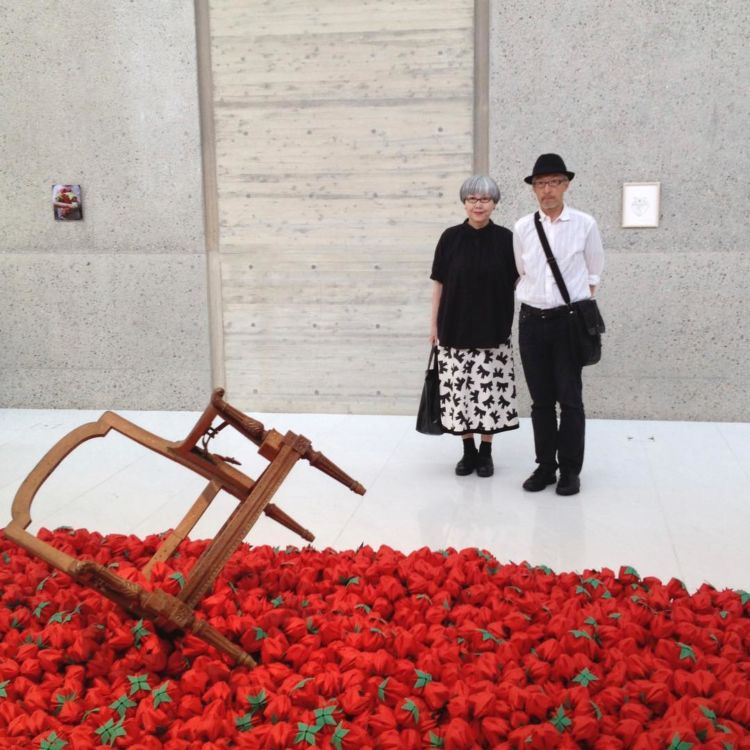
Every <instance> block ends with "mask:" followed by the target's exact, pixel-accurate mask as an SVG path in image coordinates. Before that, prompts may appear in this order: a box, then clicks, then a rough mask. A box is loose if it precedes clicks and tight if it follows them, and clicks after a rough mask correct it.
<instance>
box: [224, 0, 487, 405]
mask: <svg viewBox="0 0 750 750" xmlns="http://www.w3.org/2000/svg"><path fill="white" fill-rule="evenodd" d="M473 5H474V4H473V2H467V1H466V0H461V1H459V2H456V0H452V1H451V2H447V1H446V0H429V1H427V0H418V1H417V2H411V3H401V2H391V1H390V0H366V1H364V2H346V1H345V0H327V1H326V0H312V1H311V2H282V1H281V0H265V1H261V0H211V4H210V9H211V39H212V45H211V46H212V72H213V80H214V110H215V125H216V153H217V171H218V189H219V217H220V257H221V274H222V305H223V319H224V350H225V357H226V359H225V365H226V379H227V389H228V393H229V397H230V398H231V400H232V401H233V402H235V403H237V404H238V405H240V406H241V407H243V408H246V409H249V410H253V411H277V410H286V411H317V412H351V413H382V414H388V413H414V412H415V410H416V400H417V399H418V397H419V391H420V388H421V380H422V378H423V371H424V366H425V360H426V356H427V353H428V349H427V343H426V339H427V333H428V322H429V300H430V291H431V290H430V282H429V279H428V276H429V269H430V264H431V260H432V253H433V250H434V247H435V242H436V241H437V238H438V236H439V234H440V232H441V231H442V230H443V229H444V228H445V227H446V226H448V225H450V224H453V223H457V222H458V221H460V220H461V219H462V209H461V206H460V204H459V203H458V197H457V193H458V187H459V186H460V183H461V181H462V180H463V179H464V178H465V177H466V176H467V175H468V174H469V173H470V171H471V164H472V103H473V65H474V58H473Z"/></svg>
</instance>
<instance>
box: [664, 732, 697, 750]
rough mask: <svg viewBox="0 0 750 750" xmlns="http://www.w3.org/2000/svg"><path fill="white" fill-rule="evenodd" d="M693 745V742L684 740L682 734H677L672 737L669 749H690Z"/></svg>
mask: <svg viewBox="0 0 750 750" xmlns="http://www.w3.org/2000/svg"><path fill="white" fill-rule="evenodd" d="M692 746H693V743H692V742H683V741H682V739H681V737H680V735H679V734H676V735H675V736H674V737H672V742H671V743H670V744H669V747H668V748H667V750H690V748H691V747H692Z"/></svg>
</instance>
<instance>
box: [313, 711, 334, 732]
mask: <svg viewBox="0 0 750 750" xmlns="http://www.w3.org/2000/svg"><path fill="white" fill-rule="evenodd" d="M335 710H336V706H335V705H334V706H325V707H324V708H316V709H315V710H314V711H313V714H314V715H315V726H316V727H318V729H320V728H321V727H324V726H326V725H328V726H332V727H335V726H336V724H337V722H336V719H334V718H333V713H334V711H335Z"/></svg>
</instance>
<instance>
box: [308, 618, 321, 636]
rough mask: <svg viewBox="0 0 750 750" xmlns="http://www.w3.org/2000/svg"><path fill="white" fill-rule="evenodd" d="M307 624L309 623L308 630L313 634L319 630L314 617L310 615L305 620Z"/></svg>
mask: <svg viewBox="0 0 750 750" xmlns="http://www.w3.org/2000/svg"><path fill="white" fill-rule="evenodd" d="M305 624H306V625H307V632H308V633H310V634H311V635H316V634H317V633H318V632H319V631H318V628H316V627H315V625H314V624H313V619H312V617H308V618H307V620H305Z"/></svg>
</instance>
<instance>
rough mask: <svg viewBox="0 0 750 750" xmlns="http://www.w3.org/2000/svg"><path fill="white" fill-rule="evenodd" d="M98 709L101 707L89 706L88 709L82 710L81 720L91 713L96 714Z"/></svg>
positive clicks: (84, 719)
mask: <svg viewBox="0 0 750 750" xmlns="http://www.w3.org/2000/svg"><path fill="white" fill-rule="evenodd" d="M100 711H101V708H89V709H88V710H86V711H84V712H83V718H82V721H86V719H88V718H89V716H91V714H98V713H99V712H100Z"/></svg>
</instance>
